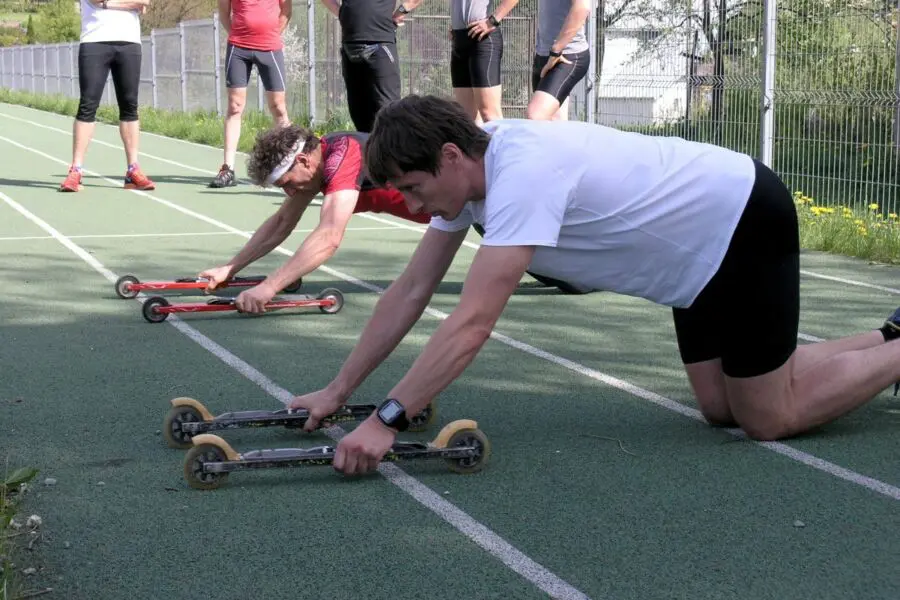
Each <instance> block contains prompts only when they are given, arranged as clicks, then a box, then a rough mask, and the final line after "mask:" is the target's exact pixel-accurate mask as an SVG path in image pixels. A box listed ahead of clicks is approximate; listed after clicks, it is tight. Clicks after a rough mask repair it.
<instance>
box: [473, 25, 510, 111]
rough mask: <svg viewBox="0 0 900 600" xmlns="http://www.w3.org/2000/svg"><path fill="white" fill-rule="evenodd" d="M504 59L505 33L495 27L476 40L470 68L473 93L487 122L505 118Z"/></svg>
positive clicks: (477, 105) (476, 104)
mask: <svg viewBox="0 0 900 600" xmlns="http://www.w3.org/2000/svg"><path fill="white" fill-rule="evenodd" d="M502 61H503V33H502V32H501V31H500V29H495V30H494V31H492V32H491V33H489V34H488V35H487V36H485V37H484V39H482V40H480V41H477V42H475V48H474V51H473V53H472V57H471V63H470V69H471V73H472V94H473V97H474V100H475V106H476V107H477V110H478V114H479V116H480V118H481V120H482V121H483V122H485V123H487V122H488V121H493V120H495V119H502V118H503V108H502V107H503V86H502V85H501V77H500V64H501V62H502Z"/></svg>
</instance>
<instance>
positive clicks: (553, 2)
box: [535, 0, 590, 56]
mask: <svg viewBox="0 0 900 600" xmlns="http://www.w3.org/2000/svg"><path fill="white" fill-rule="evenodd" d="M571 8H572V0H538V33H537V44H536V46H535V52H536V53H537V54H540V55H541V56H548V55H549V54H550V46H552V45H553V40H555V39H556V36H558V35H559V32H560V31H562V27H563V23H565V22H566V16H568V14H569V9H571ZM588 18H590V17H588ZM587 49H588V42H587V36H586V35H585V23H582V25H581V27H579V28H578V31H577V32H576V33H575V37H573V38H572V41H571V42H569V45H568V46H566V47H565V49H564V50H563V54H574V53H576V52H584V51H585V50H587Z"/></svg>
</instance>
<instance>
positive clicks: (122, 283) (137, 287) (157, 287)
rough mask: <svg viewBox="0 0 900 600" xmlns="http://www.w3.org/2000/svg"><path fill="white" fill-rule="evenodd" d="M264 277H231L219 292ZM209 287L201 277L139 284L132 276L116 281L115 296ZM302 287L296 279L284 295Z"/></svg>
mask: <svg viewBox="0 0 900 600" xmlns="http://www.w3.org/2000/svg"><path fill="white" fill-rule="evenodd" d="M265 279H266V278H265V276H264V275H255V276H251V277H232V278H231V279H229V280H228V281H227V282H226V283H224V284H222V285H221V286H219V288H218V289H219V290H221V289H224V288H248V287H253V286H257V285H259V284H260V283H262V282H263V281H265ZM207 285H209V280H208V279H206V278H203V277H190V278H185V279H176V280H175V281H145V282H143V283H141V281H139V280H138V278H137V277H135V276H134V275H123V276H122V277H119V279H118V280H117V281H116V294H117V295H118V296H119V298H125V299H126V300H130V299H131V298H135V297H137V295H138V293H139V292H144V291H148V290H149V291H153V292H158V291H163V290H204V289H206V286H207ZM302 285H303V279H302V278H301V279H298V280H297V281H295V282H294V283H293V284H292V285H291V286H289V287H286V288H284V290H282V291H284V292H285V293H286V294H294V293H296V292H298V291H299V290H300V287H301V286H302Z"/></svg>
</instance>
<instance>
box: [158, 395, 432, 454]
mask: <svg viewBox="0 0 900 600" xmlns="http://www.w3.org/2000/svg"><path fill="white" fill-rule="evenodd" d="M171 403H172V408H171V409H169V412H168V414H166V418H165V420H164V421H163V429H162V431H163V437H165V439H166V443H167V444H168V445H169V447H170V448H177V449H180V450H187V449H189V448H191V447H192V446H193V443H192V439H193V438H194V437H195V436H197V435H201V434H206V433H210V432H213V431H225V430H229V429H251V428H261V427H284V428H285V429H303V426H304V425H305V424H306V421H307V419H308V418H309V412H308V411H306V410H305V409H297V410H291V409H287V408H285V409H281V410H274V411H270V410H245V411H239V412H227V413H223V414H221V415H218V416H213V414H212V413H211V412H210V411H209V410H208V409H207V408H206V407H205V406H204V405H203V404H202V403H201V402H200V401H199V400H195V399H194V398H175V399H173V400H172V401H171ZM377 408H378V406H377V405H375V404H347V405H344V406H342V407H341V408H340V409H339V410H338V411H337V412H335V413H334V414H332V415H329V416H328V417H326V418H325V419H323V420H322V422H321V423H320V424H319V427H320V428H321V427H328V426H330V425H336V424H338V423H346V422H352V421H363V420H365V419H367V418H368V417H369V415H371V414H372V413H373V412H375V410H376V409H377ZM436 415H437V410H436V407H435V404H434V403H431V404H429V405H428V406H427V407H425V409H424V410H423V411H422V412H421V413H419V414H418V415H416V416H415V417H413V418H412V419H410V425H409V429H408V431H412V432H419V431H426V430H427V429H428V428H429V427H430V426H431V424H432V423H434V421H435V418H436Z"/></svg>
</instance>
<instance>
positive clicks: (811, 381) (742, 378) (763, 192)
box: [673, 163, 900, 440]
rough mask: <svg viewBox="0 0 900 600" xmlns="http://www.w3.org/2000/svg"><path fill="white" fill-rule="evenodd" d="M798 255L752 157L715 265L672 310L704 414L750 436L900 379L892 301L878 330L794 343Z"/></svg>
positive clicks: (851, 405) (817, 419)
mask: <svg viewBox="0 0 900 600" xmlns="http://www.w3.org/2000/svg"><path fill="white" fill-rule="evenodd" d="M799 256H800V252H799V234H798V225H797V215H796V210H795V208H794V204H793V198H792V197H791V194H790V191H789V190H788V189H787V187H786V186H784V184H783V183H782V182H781V181H780V180H779V179H778V178H777V177H776V176H775V175H774V174H773V173H772V172H771V171H769V170H768V169H767V168H766V167H764V166H763V165H761V164H759V163H757V182H756V185H755V186H754V191H753V194H752V195H751V198H750V201H749V202H748V205H747V208H746V210H745V211H744V215H743V216H742V218H741V221H740V223H739V224H738V227H737V229H736V231H735V234H734V238H733V240H732V242H731V245H730V246H729V249H728V252H727V254H726V256H725V259H724V261H723V263H722V266H721V267H720V269H719V272H718V273H717V274H716V275H715V276H714V277H713V279H712V280H711V281H710V283H709V284H708V285H707V287H706V289H704V291H703V292H702V293H701V294H700V296H699V297H698V298H697V301H696V302H695V303H694V305H693V306H691V307H690V308H687V309H675V310H674V311H673V312H674V318H675V327H676V332H677V335H678V344H679V349H680V352H681V355H682V360H683V362H684V363H685V370H686V372H687V374H688V378H689V380H690V382H691V385H692V387H693V389H694V392H695V394H696V396H697V400H698V403H699V405H700V409H701V411H702V413H703V414H704V416H705V417H706V418H707V420H708V421H710V422H711V423H715V424H720V425H728V426H733V425H738V426H740V427H741V428H743V429H744V431H745V432H746V433H747V434H748V435H749V436H750V437H751V438H753V439H759V440H774V439H780V438H784V437H789V436H792V435H796V434H798V433H802V432H804V431H807V430H809V429H812V428H815V427H818V426H820V425H823V424H825V423H828V422H830V421H832V420H834V419H836V418H838V417H840V416H842V415H844V414H846V413H848V412H850V411H852V410H854V409H855V408H857V407H859V406H861V405H862V404H864V403H865V402H867V401H868V400H870V399H871V398H873V397H874V396H875V395H876V394H877V393H878V392H880V391H882V390H884V389H885V388H887V387H888V386H890V385H891V384H892V383H893V382H895V381H897V380H898V379H900V343H896V340H897V339H898V338H900V309H898V311H897V312H895V313H894V315H892V316H891V317H890V318H889V319H888V321H887V322H886V324H885V325H884V326H883V327H882V328H881V330H873V331H870V332H864V333H862V334H857V335H854V336H850V337H847V338H843V339H840V340H832V341H827V342H821V343H818V344H809V345H803V346H799V347H798V345H797V330H798V323H799V314H800V291H799V288H800V263H799ZM734 319H738V321H737V323H736V322H735V321H734ZM736 324H737V325H739V327H735V325H736Z"/></svg>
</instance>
